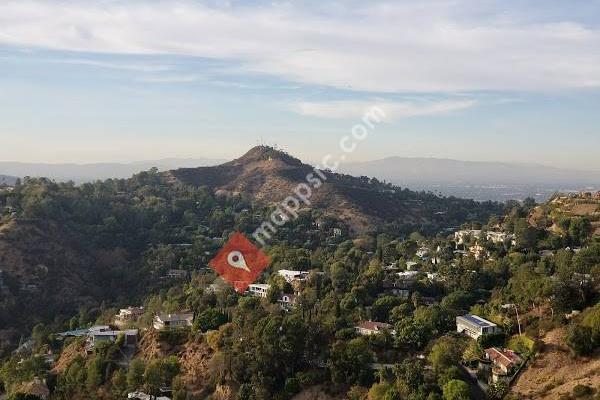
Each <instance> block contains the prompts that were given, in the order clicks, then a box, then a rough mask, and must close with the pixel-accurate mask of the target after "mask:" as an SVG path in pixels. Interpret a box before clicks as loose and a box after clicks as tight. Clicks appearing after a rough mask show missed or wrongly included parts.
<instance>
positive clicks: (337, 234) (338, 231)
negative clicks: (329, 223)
mask: <svg viewBox="0 0 600 400" xmlns="http://www.w3.org/2000/svg"><path fill="white" fill-rule="evenodd" d="M343 233H344V232H343V231H342V229H341V228H333V236H334V237H340V236H342V234H343Z"/></svg>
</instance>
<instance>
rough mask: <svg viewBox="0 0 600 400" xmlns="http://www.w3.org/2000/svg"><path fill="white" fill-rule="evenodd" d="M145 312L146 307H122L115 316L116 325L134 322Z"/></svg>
mask: <svg viewBox="0 0 600 400" xmlns="http://www.w3.org/2000/svg"><path fill="white" fill-rule="evenodd" d="M143 313H144V307H127V308H121V309H120V310H119V313H118V314H117V315H116V316H115V325H117V326H121V325H125V324H127V323H128V322H134V321H136V320H137V319H138V318H139V317H141V316H142V314H143Z"/></svg>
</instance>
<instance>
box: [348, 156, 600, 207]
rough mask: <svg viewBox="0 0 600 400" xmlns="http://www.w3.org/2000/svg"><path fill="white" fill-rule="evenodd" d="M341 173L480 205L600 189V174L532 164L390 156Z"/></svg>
mask: <svg viewBox="0 0 600 400" xmlns="http://www.w3.org/2000/svg"><path fill="white" fill-rule="evenodd" d="M340 171H341V172H344V173H347V174H350V175H354V176H363V175H364V176H369V177H376V178H378V179H380V180H381V179H382V180H385V181H386V182H390V183H393V184H396V185H400V186H405V187H408V188H410V189H413V190H431V191H434V192H436V193H439V194H443V195H452V196H457V197H463V198H470V199H475V200H496V201H505V200H522V199H524V198H525V197H533V198H535V199H536V200H538V201H540V202H543V201H546V200H547V199H548V198H549V197H550V196H552V194H554V193H555V192H571V191H581V190H598V189H600V171H597V172H594V171H576V170H568V169H561V168H555V167H548V166H544V165H538V164H527V163H503V162H477V161H458V160H450V159H439V158H404V157H389V158H385V159H382V160H376V161H369V162H361V163H347V164H343V165H342V166H341V168H340Z"/></svg>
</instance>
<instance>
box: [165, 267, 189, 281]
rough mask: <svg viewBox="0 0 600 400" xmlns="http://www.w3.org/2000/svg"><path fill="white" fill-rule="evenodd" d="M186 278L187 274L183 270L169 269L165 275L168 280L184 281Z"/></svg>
mask: <svg viewBox="0 0 600 400" xmlns="http://www.w3.org/2000/svg"><path fill="white" fill-rule="evenodd" d="M187 276H188V272H187V271H186V270H185V269H170V270H168V271H167V275H166V277H167V278H169V279H186V278H187Z"/></svg>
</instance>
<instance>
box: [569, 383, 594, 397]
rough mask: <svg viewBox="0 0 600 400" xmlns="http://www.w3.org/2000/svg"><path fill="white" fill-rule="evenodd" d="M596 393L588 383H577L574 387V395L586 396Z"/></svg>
mask: <svg viewBox="0 0 600 400" xmlns="http://www.w3.org/2000/svg"><path fill="white" fill-rule="evenodd" d="M592 394H594V390H593V389H592V388H591V387H589V386H587V385H577V386H575V387H574V388H573V397H576V398H579V397H585V396H590V395H592Z"/></svg>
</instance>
